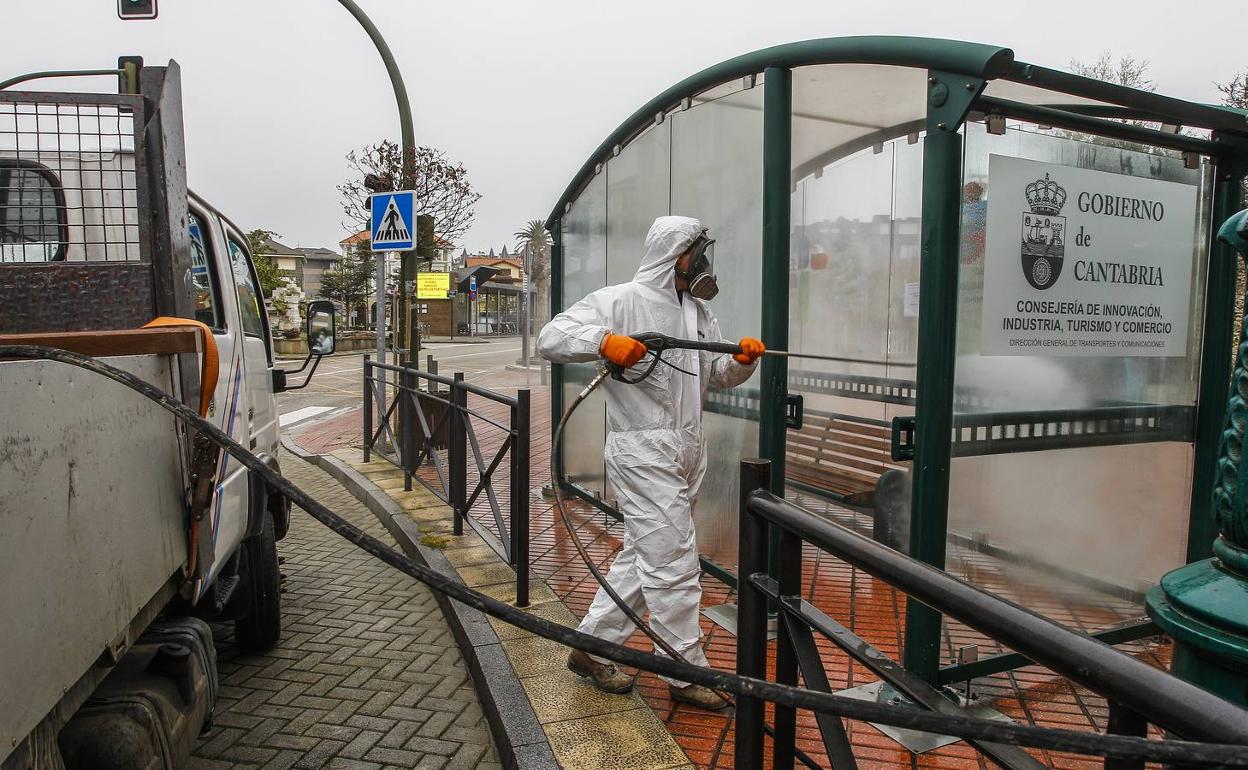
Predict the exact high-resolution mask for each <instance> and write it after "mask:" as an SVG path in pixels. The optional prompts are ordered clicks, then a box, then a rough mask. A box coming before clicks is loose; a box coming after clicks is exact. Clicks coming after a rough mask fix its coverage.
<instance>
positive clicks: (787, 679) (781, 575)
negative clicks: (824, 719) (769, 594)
mask: <svg viewBox="0 0 1248 770" xmlns="http://www.w3.org/2000/svg"><path fill="white" fill-rule="evenodd" d="M772 539H773V540H774V539H776V538H775V537H774V536H773V538H772ZM779 541H780V545H779V551H778V553H779V557H780V558H779V562H780V563H779V564H777V565H776V566H775V569H774V571H775V572H776V573H778V582H779V588H780V595H781V596H798V597H800V596H801V594H802V541H801V538H799V537H798V536H797V535H794V534H793V533H792V532H788V531H785V530H780V531H779ZM739 586H740V583H738V587H739ZM738 593H740V592H739V591H738ZM777 626H778V628H777V632H778V633H777V637H776V681H777V682H779V683H781V684H790V685H793V686H794V687H796V686H797V654H796V650H795V649H794V647H793V638H792V636H791V635H790V634H789V629H788V626H787V625H786V624H785V623H778V624H777ZM807 686H808V687H809V686H810V684H809V683H807ZM775 730H776V734H775V737H774V738H773V739H772V744H771V745H772V763H771V766H772V768H773V769H774V770H793V763H794V761H795V760H796V759H797V754H796V752H795V749H796V748H797V710H796V709H794V708H793V707H791V706H781V705H780V704H779V703H777V704H776V715H775Z"/></svg>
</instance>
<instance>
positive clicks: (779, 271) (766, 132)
mask: <svg viewBox="0 0 1248 770" xmlns="http://www.w3.org/2000/svg"><path fill="white" fill-rule="evenodd" d="M792 143H793V75H792V73H791V72H790V71H789V70H788V69H785V68H783V67H768V68H767V69H765V70H764V71H763V258H762V281H761V285H762V294H761V297H760V301H761V302H762V313H761V314H760V315H761V318H762V329H761V330H760V331H761V333H762V335H763V344H764V345H766V346H767V347H768V348H775V349H776V350H787V349H788V347H789V221H790V216H791V208H792V206H793V199H792V178H791V177H792V168H793V163H792V157H791V153H790V148H791V146H792ZM760 368H761V373H760V375H759V390H760V394H761V397H760V398H759V401H758V403H759V414H758V454H759V456H760V457H762V458H763V459H765V460H770V461H771V492H772V494H775V495H780V496H782V497H783V496H784V444H785V439H786V436H785V427H784V410H785V398H786V397H787V396H788V377H789V366H788V359H786V358H784V357H782V356H766V357H764V358H763V360H762V363H761V365H760ZM779 547H780V543H779V539H778V536H777V534H776V533H775V532H773V533H772V538H771V542H770V543H769V549H770V554H771V558H770V562H769V563H770V564H771V565H773V566H774V565H775V564H777V563H778V561H779V560H778V558H777V556H776V552H777V549H779Z"/></svg>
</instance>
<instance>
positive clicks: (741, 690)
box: [0, 345, 1248, 765]
mask: <svg viewBox="0 0 1248 770" xmlns="http://www.w3.org/2000/svg"><path fill="white" fill-rule="evenodd" d="M2 358H25V359H39V360H45V361H56V362H59V363H63V364H67V365H69V366H76V367H79V368H81V369H86V370H87V371H91V372H95V373H96V374H99V375H101V376H103V377H107V378H108V379H110V380H113V381H114V382H118V383H120V384H122V385H125V386H126V387H128V388H130V389H131V390H134V391H135V392H137V393H139V394H140V395H142V396H143V397H145V398H147V399H150V400H151V401H154V402H156V403H157V404H159V405H160V407H161V408H163V409H165V410H166V411H168V412H169V413H171V414H172V415H173V416H174V417H176V418H177V419H178V420H180V421H181V422H183V423H184V424H186V425H187V426H188V427H191V428H193V429H195V430H197V431H199V432H200V433H202V434H204V435H205V436H206V437H207V438H208V439H209V440H210V441H212V442H213V443H215V444H216V445H217V446H219V447H221V448H222V449H223V450H225V451H226V452H227V453H228V454H229V455H230V456H231V457H233V458H235V459H236V460H238V461H239V463H240V464H241V465H242V466H243V467H245V468H247V470H249V471H251V472H252V473H255V474H256V475H257V476H259V477H260V478H262V479H264V481H265V483H267V484H268V485H269V486H270V487H271V488H272V489H273V490H275V491H276V492H278V493H280V494H282V495H284V496H285V497H287V498H289V499H290V501H291V502H293V503H295V504H296V505H298V506H299V507H300V508H302V509H303V510H304V511H306V512H307V513H308V515H310V516H311V517H312V518H314V519H316V520H317V521H319V522H321V523H322V524H324V525H325V526H326V527H328V528H329V529H330V530H331V531H333V532H335V533H336V534H338V535H340V536H341V537H343V538H344V539H346V540H347V541H348V542H350V543H352V544H353V545H356V546H358V547H359V548H361V549H362V550H364V551H365V552H367V553H369V554H371V555H373V556H375V557H377V558H378V559H380V560H381V561H383V562H385V563H386V564H389V565H390V566H392V567H394V568H395V569H398V570H399V571H400V572H403V573H404V574H406V575H409V576H411V577H413V578H415V579H416V580H419V581H420V582H421V583H424V584H425V585H427V586H428V587H429V588H430V589H432V590H434V591H438V592H439V593H443V594H445V595H447V596H449V597H450V598H452V599H455V600H456V601H458V602H461V603H462V604H464V605H466V606H468V607H472V608H474V609H477V610H479V611H481V612H484V613H486V614H487V615H491V616H493V617H496V618H498V619H499V620H502V621H504V622H506V623H509V624H511V625H514V626H517V627H519V628H523V629H524V630H526V631H529V632H532V633H534V634H537V635H538V636H541V637H543V638H546V639H550V640H553V641H556V642H559V643H561V644H564V645H567V646H570V647H575V648H577V649H579V650H584V651H585V652H588V653H592V654H594V655H599V656H601V657H604V658H608V659H610V660H613V661H615V662H617V663H622V664H624V665H627V666H633V667H635V668H640V669H644V670H646V671H651V672H654V673H656V674H659V675H662V676H667V677H670V678H672V679H680V680H683V681H687V682H694V683H697V684H701V685H704V686H706V687H711V688H714V689H721V690H727V691H728V692H731V693H735V694H736V695H737V696H739V697H750V698H759V699H761V700H766V701H772V702H775V703H779V704H781V705H784V706H790V707H793V708H801V709H807V710H809V711H815V712H819V713H824V714H835V715H836V716H839V717H843V718H847V719H855V720H859V721H864V722H878V723H880V724H886V725H892V726H894V727H904V728H907V729H910V730H921V731H923V732H929V733H937V734H940V735H953V736H957V737H960V738H969V739H972V740H979V741H989V742H994V743H1007V744H1010V745H1015V746H1026V747H1030V748H1037V749H1048V750H1052V751H1068V752H1072V753H1076V754H1086V755H1092V756H1104V757H1113V758H1116V759H1136V760H1141V759H1142V760H1144V761H1148V762H1163V763H1168V764H1194V765H1248V747H1246V746H1236V745H1229V744H1218V743H1196V742H1191V741H1181V740H1164V741H1156V740H1150V739H1147V738H1136V737H1130V736H1123V735H1096V734H1090V733H1080V732H1075V731H1073V730H1060V729H1054V728H1048V727H1033V726H1030V725H1016V724H1012V723H1008V722H997V721H992V720H987V719H976V718H970V717H962V716H953V715H945V714H937V713H932V712H924V711H916V710H913V709H907V708H897V707H894V706H887V705H884V704H880V703H872V702H868V701H859V700H854V699H852V698H846V697H843V696H839V695H832V694H830V693H823V692H817V691H814V690H807V689H803V688H800V687H792V686H789V685H782V684H778V683H776V682H768V681H766V680H762V679H754V678H752V677H744V676H739V675H737V674H729V673H725V672H722V671H716V670H714V669H711V668H703V667H701V666H693V665H690V664H689V663H684V662H681V661H678V660H674V659H671V658H666V657H663V656H659V655H652V654H649V653H644V652H640V651H638V650H633V649H630V648H628V647H624V646H622V645H617V644H612V643H610V642H606V641H603V640H601V639H598V638H597V637H594V636H590V635H588V634H583V633H580V632H579V631H576V630H575V629H571V628H567V627H565V626H561V625H559V624H557V623H554V622H552V621H549V620H546V619H544V618H541V617H538V616H536V615H531V614H529V613H527V612H524V611H523V610H519V609H517V608H515V607H513V606H511V605H510V604H506V603H505V602H501V601H499V600H497V599H494V598H492V597H490V596H486V595H485V594H482V593H479V592H477V591H474V590H472V589H471V588H468V587H466V586H464V585H462V584H460V583H457V582H455V581H454V580H452V579H451V578H450V577H448V576H446V575H443V574H442V573H440V572H438V571H436V570H433V569H430V568H428V567H425V566H422V565H420V564H417V563H416V562H414V561H412V560H411V559H409V558H407V557H406V556H404V555H403V554H401V553H399V552H397V551H395V550H393V549H391V548H389V547H388V546H386V545H385V544H384V543H382V542H381V541H380V540H378V539H377V538H375V537H372V536H371V535H369V534H367V533H366V532H364V531H362V530H360V529H359V528H358V527H355V526H354V525H352V524H351V523H350V522H348V521H346V520H345V519H343V518H341V517H339V516H338V515H336V514H334V513H333V512H331V511H330V510H329V509H328V508H326V507H325V506H324V505H322V504H321V503H319V502H317V501H316V500H314V499H313V498H311V497H310V496H308V495H307V494H306V493H304V492H303V490H301V489H299V488H298V487H296V486H295V485H294V484H291V483H290V482H289V481H287V480H286V479H285V478H284V477H282V476H281V475H279V474H277V473H275V472H274V471H273V470H272V469H271V468H269V467H268V466H267V465H265V464H264V463H263V462H262V461H261V460H260V459H259V458H257V457H256V456H255V455H253V454H252V453H251V452H249V451H248V450H247V449H246V448H244V447H243V446H242V445H241V444H239V443H238V442H236V441H234V440H233V439H232V438H230V437H229V436H227V435H226V434H225V433H223V432H221V430H220V429H218V428H217V427H216V426H214V425H213V424H212V423H209V422H208V421H206V420H204V419H203V418H201V417H200V416H199V415H198V414H197V413H196V412H195V411H194V410H192V409H190V408H189V407H187V406H186V405H184V404H182V403H181V402H179V401H177V400H176V399H174V398H173V397H172V396H170V395H168V394H167V393H164V392H163V391H161V390H160V389H159V388H156V387H154V386H153V385H151V384H149V383H147V382H145V381H143V380H142V379H140V378H138V377H136V376H134V375H133V374H130V373H129V372H126V371H123V370H121V369H118V368H117V367H114V366H110V365H109V364H106V363H103V362H101V361H98V360H96V359H93V358H90V357H88V356H83V355H79V354H77V353H71V352H69V351H67V350H59V349H56V348H48V347H42V346H36V345H0V359H2Z"/></svg>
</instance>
